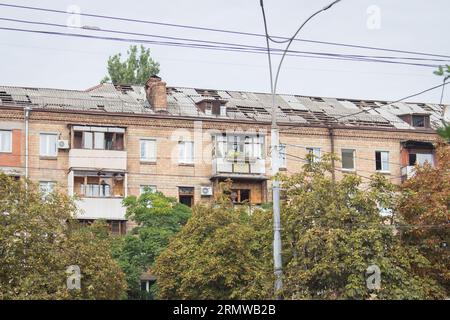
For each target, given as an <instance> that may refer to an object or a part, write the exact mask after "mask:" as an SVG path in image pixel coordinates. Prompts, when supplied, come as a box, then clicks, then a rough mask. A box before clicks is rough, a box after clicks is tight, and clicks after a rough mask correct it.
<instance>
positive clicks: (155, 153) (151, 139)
mask: <svg viewBox="0 0 450 320" xmlns="http://www.w3.org/2000/svg"><path fill="white" fill-rule="evenodd" d="M144 142H145V143H148V142H153V143H154V147H153V149H154V156H153V157H150V158H147V157H144V158H143V157H142V144H143V143H144ZM146 153H147V155H148V152H146ZM157 155H158V146H157V139H156V138H141V139H139V159H140V161H141V162H156V159H157V157H158V156H157Z"/></svg>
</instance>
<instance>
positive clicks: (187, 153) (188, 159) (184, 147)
mask: <svg viewBox="0 0 450 320" xmlns="http://www.w3.org/2000/svg"><path fill="white" fill-rule="evenodd" d="M178 148H179V158H178V162H179V163H189V164H190V163H194V142H192V141H180V142H178Z"/></svg>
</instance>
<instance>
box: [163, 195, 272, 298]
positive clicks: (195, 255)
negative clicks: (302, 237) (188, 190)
mask: <svg viewBox="0 0 450 320" xmlns="http://www.w3.org/2000/svg"><path fill="white" fill-rule="evenodd" d="M270 221H271V214H270V212H268V211H259V210H257V211H255V212H254V213H253V214H252V215H249V214H248V213H247V211H246V210H245V209H242V208H234V207H233V204H232V203H231V202H230V200H229V199H228V198H227V197H220V199H219V200H218V202H217V203H216V204H213V203H211V204H201V205H197V206H195V207H194V208H193V213H192V218H191V219H190V220H189V221H188V223H187V224H186V225H185V226H184V227H183V229H182V230H181V231H180V232H179V233H178V234H177V235H176V236H175V237H173V239H172V240H171V242H170V244H169V246H168V247H167V249H166V250H165V251H164V252H163V253H162V254H161V255H160V256H159V258H158V259H157V263H156V266H155V272H156V275H157V277H158V280H157V281H158V290H159V291H158V296H159V298H162V299H262V298H269V297H271V288H272V265H271V247H270V244H271V243H272V241H271V228H270Z"/></svg>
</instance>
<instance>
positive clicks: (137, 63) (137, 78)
mask: <svg viewBox="0 0 450 320" xmlns="http://www.w3.org/2000/svg"><path fill="white" fill-rule="evenodd" d="M127 54H128V57H127V58H126V60H125V61H122V55H121V54H120V53H118V54H115V55H113V56H111V57H109V59H108V76H106V77H105V78H104V79H103V80H102V81H101V82H102V83H105V82H112V83H113V84H128V85H141V86H142V85H145V83H146V82H147V80H148V78H149V77H150V76H151V75H156V74H158V73H159V63H158V62H156V61H154V60H153V59H152V58H151V56H150V49H145V48H144V46H142V45H141V46H140V51H138V47H137V46H135V45H132V46H130V49H129V50H128V51H127Z"/></svg>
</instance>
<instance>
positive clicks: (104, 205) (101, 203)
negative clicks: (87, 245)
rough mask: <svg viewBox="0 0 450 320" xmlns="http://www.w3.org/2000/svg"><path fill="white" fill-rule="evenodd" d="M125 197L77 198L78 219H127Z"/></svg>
mask: <svg viewBox="0 0 450 320" xmlns="http://www.w3.org/2000/svg"><path fill="white" fill-rule="evenodd" d="M122 200H123V198H82V199H81V200H77V201H76V204H77V207H78V209H79V211H78V214H77V217H76V218H77V219H87V220H91V219H94V220H95V219H105V220H126V218H125V213H126V208H124V207H123V206H122Z"/></svg>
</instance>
